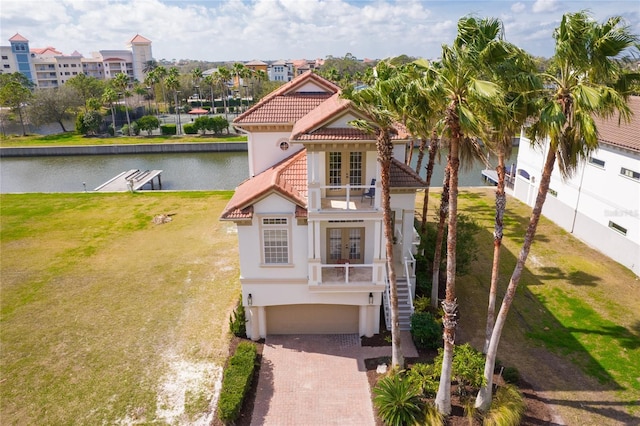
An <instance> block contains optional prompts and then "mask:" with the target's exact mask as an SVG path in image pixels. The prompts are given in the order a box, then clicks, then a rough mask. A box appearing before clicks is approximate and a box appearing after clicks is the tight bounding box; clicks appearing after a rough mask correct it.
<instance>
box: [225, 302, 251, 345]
mask: <svg viewBox="0 0 640 426" xmlns="http://www.w3.org/2000/svg"><path fill="white" fill-rule="evenodd" d="M246 325H247V317H246V314H245V312H244V306H242V302H239V303H238V306H237V307H236V309H234V311H233V313H232V314H231V315H230V316H229V331H231V333H233V335H234V336H237V337H247V327H246Z"/></svg>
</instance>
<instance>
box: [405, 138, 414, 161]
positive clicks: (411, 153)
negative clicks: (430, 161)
mask: <svg viewBox="0 0 640 426" xmlns="http://www.w3.org/2000/svg"><path fill="white" fill-rule="evenodd" d="M414 144H415V141H414V140H413V139H411V141H410V142H409V153H408V155H407V159H406V160H407V161H406V164H407V166H410V165H411V160H413V148H414Z"/></svg>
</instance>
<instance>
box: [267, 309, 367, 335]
mask: <svg viewBox="0 0 640 426" xmlns="http://www.w3.org/2000/svg"><path fill="white" fill-rule="evenodd" d="M358 312H359V310H358V306H349V305H284V306H268V307H267V308H266V317H267V334H346V333H349V334H351V333H358V319H359V318H358Z"/></svg>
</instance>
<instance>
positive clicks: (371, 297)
mask: <svg viewBox="0 0 640 426" xmlns="http://www.w3.org/2000/svg"><path fill="white" fill-rule="evenodd" d="M369 304H370V305H373V293H369Z"/></svg>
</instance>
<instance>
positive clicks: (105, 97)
mask: <svg viewBox="0 0 640 426" xmlns="http://www.w3.org/2000/svg"><path fill="white" fill-rule="evenodd" d="M101 100H102V102H103V103H106V104H109V109H110V110H111V125H112V126H113V134H114V136H115V134H116V113H115V108H114V103H115V102H116V101H117V100H118V92H116V91H115V90H114V89H113V87H111V86H107V87H105V89H104V92H102V99H101Z"/></svg>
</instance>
